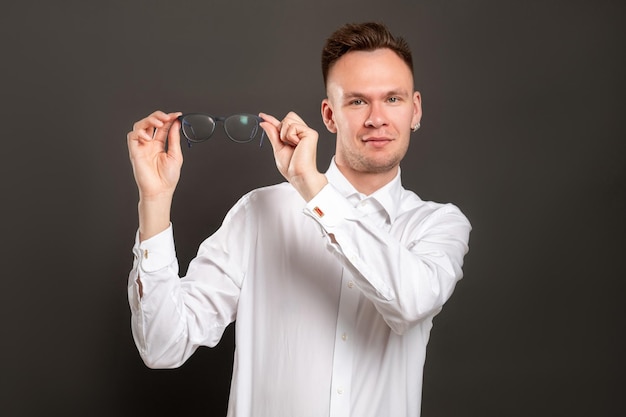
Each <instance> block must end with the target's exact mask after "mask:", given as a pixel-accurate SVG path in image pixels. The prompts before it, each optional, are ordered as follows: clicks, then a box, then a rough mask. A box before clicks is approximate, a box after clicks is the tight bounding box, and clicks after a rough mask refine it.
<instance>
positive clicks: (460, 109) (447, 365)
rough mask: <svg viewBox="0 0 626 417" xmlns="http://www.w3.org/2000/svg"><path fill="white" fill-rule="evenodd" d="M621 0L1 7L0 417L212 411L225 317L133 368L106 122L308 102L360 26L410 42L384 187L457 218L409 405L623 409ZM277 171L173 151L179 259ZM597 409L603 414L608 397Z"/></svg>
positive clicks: (112, 131) (581, 411) (301, 107)
mask: <svg viewBox="0 0 626 417" xmlns="http://www.w3.org/2000/svg"><path fill="white" fill-rule="evenodd" d="M625 9H626V8H625V7H624V6H623V3H622V2H618V1H606V0H605V1H546V2H535V1H530V2H521V1H519V2H512V1H485V0H479V1H461V0H454V1H435V0H422V1H412V2H410V1H408V0H407V1H394V0H387V1H374V0H362V1H342V2H341V1H326V0H321V1H320V0H317V1H306V2H305V1H291V2H287V1H282V0H274V1H271V2H262V1H251V0H249V1H243V0H239V1H225V0H222V1H180V2H174V1H165V0H158V1H151V2H148V1H108V2H98V3H96V2H88V1H60V2H45V1H31V2H11V4H8V5H3V7H2V12H1V13H0V35H1V36H0V44H1V45H2V64H1V67H2V77H1V81H0V82H1V83H2V95H1V100H2V112H1V113H0V115H1V117H2V141H3V144H2V145H1V148H0V149H2V163H1V164H0V170H1V172H0V174H1V178H2V191H3V192H2V196H3V198H2V204H1V209H0V210H2V211H1V213H2V219H1V220H2V251H1V254H2V264H3V266H4V268H3V271H4V273H3V274H2V280H1V284H0V294H1V295H0V297H1V299H0V301H1V302H0V317H1V320H2V327H1V329H2V343H1V344H0V346H1V347H0V353H1V358H2V362H3V363H2V368H1V369H0V414H1V415H3V416H39V415H41V416H44V415H45V416H87V415H88V416H100V415H102V416H153V415H165V412H170V413H171V414H172V415H210V416H222V415H224V414H225V407H226V403H227V395H228V385H229V378H230V368H231V360H232V350H233V346H234V341H233V334H232V329H229V331H228V332H227V334H226V335H225V337H224V340H223V342H222V343H221V344H220V345H219V346H218V347H217V348H215V349H201V350H200V351H198V352H197V353H196V354H195V355H194V357H193V358H192V359H191V360H190V361H189V362H188V363H187V364H185V365H184V366H183V367H182V368H180V369H178V370H159V371H155V370H149V369H147V368H146V367H145V366H144V365H143V363H142V362H141V360H140V358H139V355H138V354H137V352H136V350H135V347H134V345H133V342H132V337H131V334H130V326H129V310H128V306H127V302H126V278H127V273H128V270H129V269H130V267H131V253H130V248H131V246H132V243H133V238H134V233H135V229H136V224H137V221H136V202H137V195H136V189H135V185H134V182H133V178H132V173H131V168H130V164H129V163H128V158H127V150H126V143H125V140H126V139H125V136H126V132H127V131H128V130H130V128H131V126H132V123H133V122H134V121H135V120H137V119H139V118H141V117H143V116H145V115H147V114H148V113H150V112H152V111H153V110H155V109H162V110H166V111H175V110H181V111H206V112H213V113H218V114H229V113H230V112H237V111H245V112H253V113H256V112H259V111H264V112H269V113H272V114H274V115H276V116H279V117H280V116H283V115H284V114H285V113H286V112H288V111H290V110H295V111H297V112H298V113H300V114H301V115H302V116H303V117H304V118H305V120H307V121H308V122H309V123H310V124H311V125H312V126H313V127H316V128H318V129H319V130H320V132H321V140H320V150H319V153H320V157H319V164H320V169H325V168H326V166H327V164H328V161H329V158H330V156H331V155H332V152H333V149H334V139H333V138H332V136H331V135H330V134H328V133H327V132H325V131H324V129H323V125H322V123H321V121H320V116H319V102H320V100H321V99H322V98H323V88H322V80H321V76H320V69H319V53H320V49H321V47H322V44H323V41H324V39H325V37H326V36H327V35H328V34H329V33H330V32H331V31H332V30H334V29H335V28H336V27H337V26H338V25H340V24H342V23H345V22H352V21H364V20H377V21H382V22H385V23H387V24H388V25H389V26H390V27H391V28H392V29H393V30H394V31H395V32H396V33H398V34H400V35H402V36H404V37H405V38H406V39H407V40H408V41H409V43H410V44H411V46H412V48H413V50H414V58H415V64H416V80H417V88H418V89H419V90H420V91H421V92H422V94H423V105H424V117H423V121H422V129H421V130H420V131H419V133H418V134H416V135H414V138H413V142H412V145H411V149H410V154H409V155H408V156H407V158H406V160H405V161H404V163H403V174H404V185H405V186H406V187H407V188H410V189H412V190H414V191H416V192H417V193H418V194H420V195H421V196H422V197H423V198H425V199H432V200H436V201H442V202H443V201H450V202H453V203H455V204H457V205H459V206H460V207H461V208H462V209H463V211H464V212H465V213H466V214H467V216H468V217H469V218H470V220H471V222H472V224H473V226H474V230H473V232H472V236H471V241H470V247H471V249H470V253H469V254H468V256H467V258H466V266H465V278H464V279H463V280H462V281H461V282H460V284H459V285H458V287H457V291H456V292H455V294H454V296H453V297H452V299H451V300H450V301H449V303H448V304H447V305H446V307H445V308H444V311H443V312H442V313H441V314H440V315H439V316H438V317H437V318H436V320H435V327H434V330H433V333H432V339H431V343H430V346H429V353H428V358H427V365H426V370H425V384H424V401H423V403H424V406H423V415H424V416H425V417H435V416H444V417H447V416H480V417H484V416H592V415H593V416H600V415H603V416H604V415H623V412H624V400H623V393H624V389H625V388H626V384H625V378H624V373H625V371H626V369H625V362H624V359H623V352H624V347H625V344H624V338H623V333H624V313H625V308H624V304H623V303H622V297H623V295H624V290H625V286H624V273H623V268H622V263H623V262H622V259H623V252H624V249H626V247H625V246H626V245H624V232H625V231H626V230H625V229H626V227H625V221H624V212H625V206H626V204H625V203H626V199H625V198H624V197H625V195H624V192H625V187H624V186H625V178H626V175H625V164H624V162H625V161H624V159H625V152H624V151H625V149H624V133H623V132H624V129H623V126H622V122H623V120H624V117H623V114H624V111H625V110H626V109H625V107H626V106H625V105H624V93H626V89H625V85H624V84H625V82H624V75H625V69H626V68H625V65H624V58H625V51H626V49H625V47H624V46H625V45H624V35H625V33H624V32H625V30H624V24H625V23H626V19H625V17H626V15H625ZM278 181H281V178H280V176H279V175H278V173H277V172H276V169H275V167H274V162H273V159H272V154H271V150H270V147H269V146H268V145H267V144H266V145H265V146H264V147H263V148H261V149H259V148H258V147H256V146H254V145H247V146H244V145H237V144H234V143H230V142H229V141H227V140H226V138H225V137H224V136H223V135H217V136H216V137H215V138H214V140H211V142H209V143H205V144H202V145H199V146H194V148H193V149H191V150H185V165H184V168H183V175H182V180H181V184H180V187H179V189H178V191H177V194H176V199H175V202H174V210H173V218H174V222H175V232H176V238H177V248H178V252H179V258H180V262H181V268H182V270H183V271H184V270H185V269H186V266H187V263H188V261H189V259H190V258H191V257H192V256H193V255H194V253H195V250H196V248H197V246H198V244H199V243H200V241H201V240H202V239H203V238H204V237H206V236H207V235H208V234H210V233H211V232H213V231H214V230H215V229H216V228H217V227H218V226H219V224H220V222H221V220H222V218H223V216H224V214H225V212H226V210H227V209H228V208H229V207H230V206H231V205H232V204H233V203H234V202H235V201H236V199H237V198H238V197H240V196H241V195H242V194H244V193H245V192H247V191H249V190H250V189H252V188H255V187H258V186H262V185H266V184H272V183H275V182H278ZM613 410H616V411H613Z"/></svg>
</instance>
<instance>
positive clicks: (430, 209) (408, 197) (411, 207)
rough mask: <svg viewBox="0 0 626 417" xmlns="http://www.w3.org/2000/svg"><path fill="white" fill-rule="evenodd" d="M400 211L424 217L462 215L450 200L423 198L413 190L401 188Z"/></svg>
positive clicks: (412, 215)
mask: <svg viewBox="0 0 626 417" xmlns="http://www.w3.org/2000/svg"><path fill="white" fill-rule="evenodd" d="M400 204H401V207H402V208H401V210H400V211H401V213H402V214H403V215H404V216H408V217H419V218H426V217H430V216H440V215H444V214H452V215H460V216H463V217H465V216H464V215H463V213H462V212H461V209H459V208H458V207H457V206H456V205H455V204H453V203H450V202H437V201H430V200H423V199H422V198H421V197H420V196H419V195H417V194H416V193H415V192H413V191H411V190H407V189H402V195H401V203H400Z"/></svg>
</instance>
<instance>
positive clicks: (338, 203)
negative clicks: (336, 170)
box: [304, 184, 355, 229]
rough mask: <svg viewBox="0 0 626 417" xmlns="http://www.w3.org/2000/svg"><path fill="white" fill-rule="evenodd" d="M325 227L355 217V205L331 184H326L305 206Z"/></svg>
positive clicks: (307, 212) (305, 210)
mask: <svg viewBox="0 0 626 417" xmlns="http://www.w3.org/2000/svg"><path fill="white" fill-rule="evenodd" d="M304 212H305V213H306V214H308V215H309V216H311V217H313V218H314V219H315V220H316V221H317V222H318V223H319V224H320V225H321V226H322V227H323V228H324V229H328V228H332V227H334V226H337V225H338V224H339V222H341V221H343V220H345V219H350V218H354V217H355V216H354V207H352V206H351V205H350V203H349V202H348V200H346V199H345V197H344V196H342V195H341V194H340V193H339V191H337V189H336V188H335V187H333V186H332V185H331V184H326V185H325V186H324V188H322V190H321V191H320V192H319V193H317V195H316V196H315V197H313V198H312V199H311V200H310V201H309V202H308V203H307V205H306V207H305V208H304Z"/></svg>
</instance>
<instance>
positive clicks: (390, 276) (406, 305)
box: [305, 184, 471, 334]
mask: <svg viewBox="0 0 626 417" xmlns="http://www.w3.org/2000/svg"><path fill="white" fill-rule="evenodd" d="M305 213H306V214H308V215H309V216H310V217H312V218H313V219H315V221H317V222H318V223H319V225H320V226H321V227H322V229H323V230H324V232H325V234H326V235H327V236H328V237H329V238H328V247H329V249H330V251H331V252H333V253H335V254H336V255H337V256H338V257H339V259H340V260H341V261H342V263H343V264H344V265H345V266H346V267H347V268H349V269H350V270H351V272H352V274H353V275H354V277H355V281H356V285H357V286H358V287H359V288H360V290H361V291H362V292H363V294H364V295H365V296H366V297H367V298H368V299H369V300H371V301H372V302H373V304H374V305H375V306H376V309H377V310H378V311H379V313H380V314H381V315H382V316H383V319H384V320H385V322H386V323H387V324H388V325H389V326H390V328H391V329H392V330H393V331H394V332H396V333H399V334H403V333H404V332H406V331H407V330H408V329H410V328H411V327H413V326H414V325H416V324H417V323H418V322H420V321H421V320H423V319H424V318H426V317H431V316H433V315H435V314H437V313H438V312H439V311H440V310H441V308H442V306H443V304H444V303H445V302H446V301H447V300H448V298H449V297H450V296H451V295H452V292H453V290H454V287H455V285H456V282H457V281H458V280H459V279H461V278H462V276H463V272H462V265H463V257H464V256H465V254H466V253H467V251H468V241H469V233H470V230H471V226H470V224H469V221H468V220H467V218H466V217H465V216H464V215H463V214H462V213H461V211H460V210H459V209H458V208H457V207H456V206H454V205H452V204H445V205H437V206H436V207H435V208H433V209H430V210H427V211H422V212H415V213H414V215H412V216H411V218H408V219H402V225H403V227H402V230H394V231H392V232H388V231H386V230H383V229H382V228H380V227H378V226H376V225H374V224H372V222H371V221H370V220H368V219H367V217H366V216H364V215H363V214H361V212H359V211H358V210H357V209H355V208H354V207H352V206H351V205H350V204H349V202H348V201H347V200H346V199H345V198H344V197H343V196H342V195H341V194H340V193H339V192H338V191H337V190H336V189H335V188H334V187H333V186H332V185H331V184H327V185H326V186H325V187H324V188H323V189H322V191H320V193H318V195H317V196H315V198H313V199H312V200H311V201H309V203H308V204H307V206H306V208H305ZM425 213H426V214H425Z"/></svg>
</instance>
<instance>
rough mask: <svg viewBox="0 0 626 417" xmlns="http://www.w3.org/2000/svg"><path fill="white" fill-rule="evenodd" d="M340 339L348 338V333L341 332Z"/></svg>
mask: <svg viewBox="0 0 626 417" xmlns="http://www.w3.org/2000/svg"><path fill="white" fill-rule="evenodd" d="M341 340H343V341H344V342H345V341H346V340H348V334H347V333H344V334H342V335H341Z"/></svg>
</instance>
